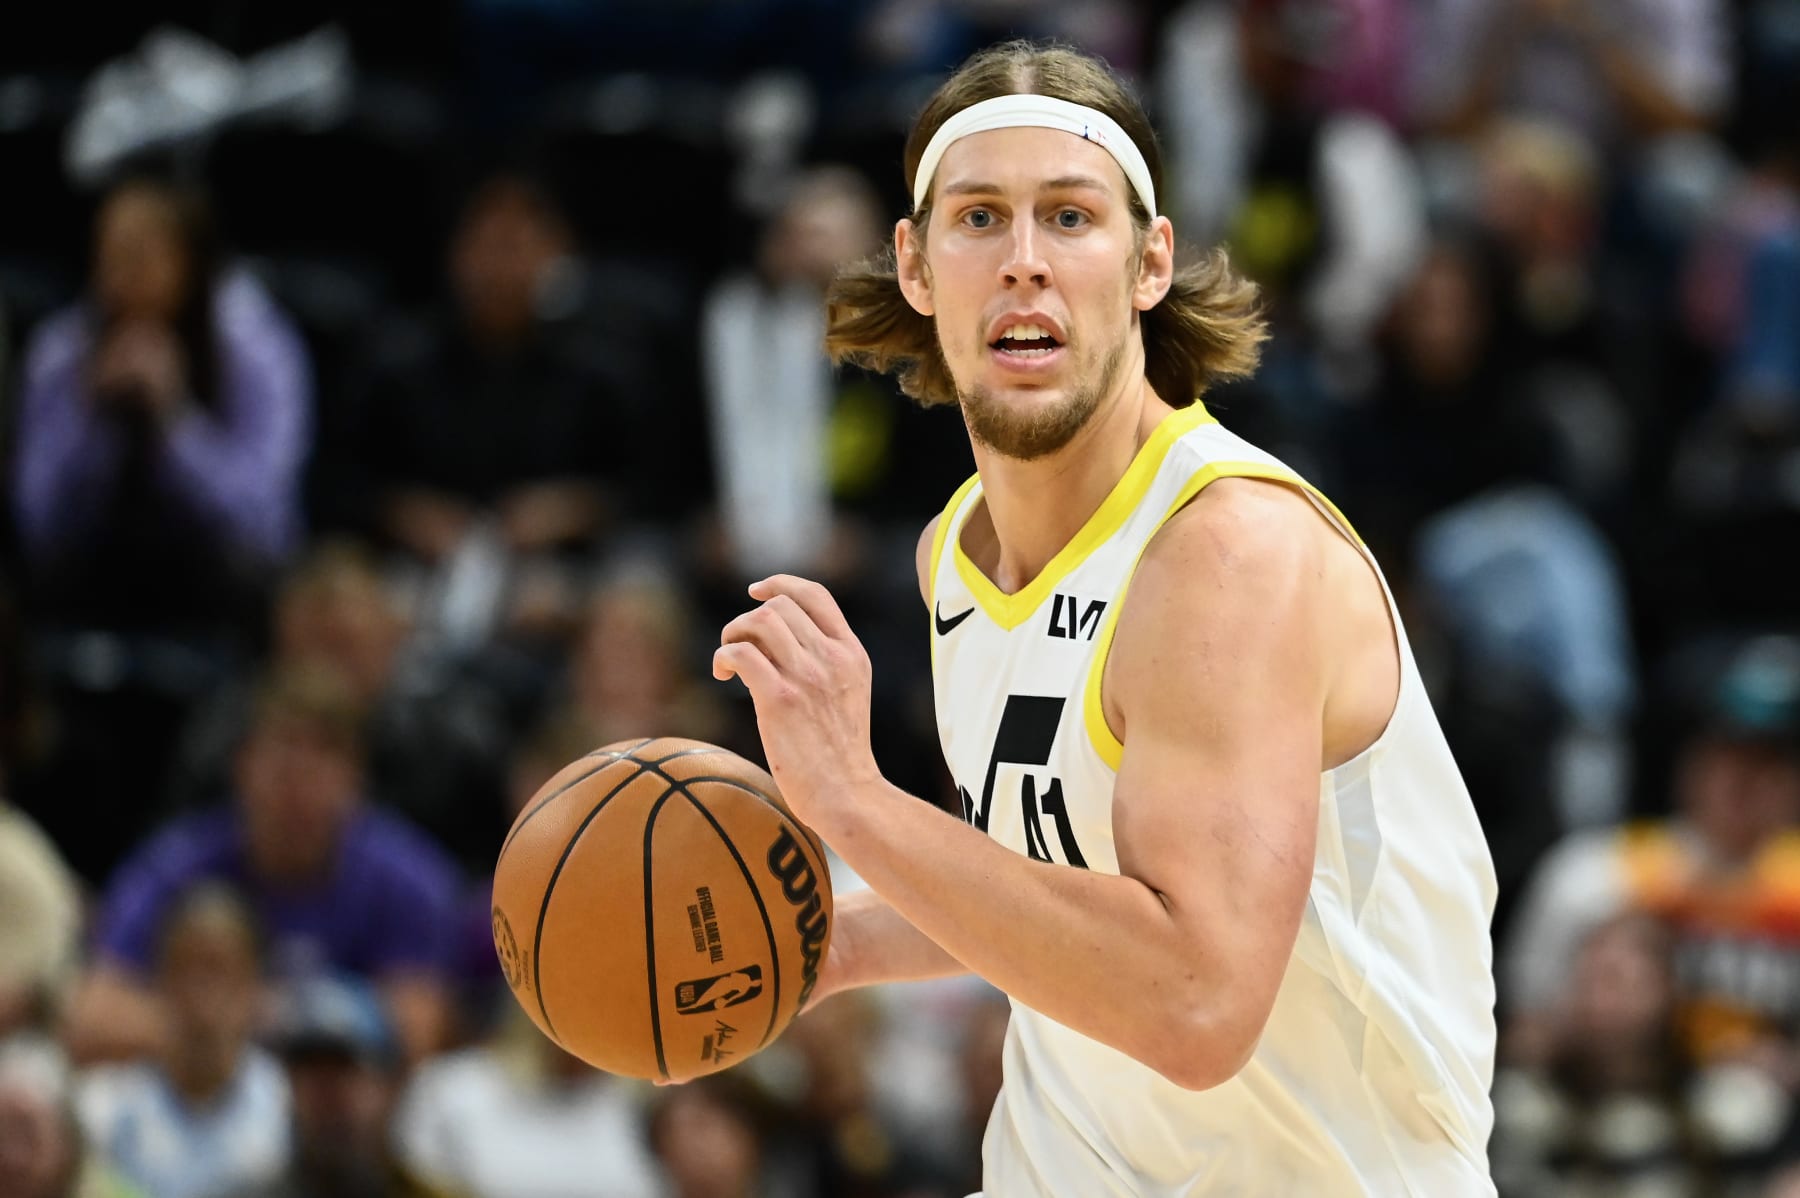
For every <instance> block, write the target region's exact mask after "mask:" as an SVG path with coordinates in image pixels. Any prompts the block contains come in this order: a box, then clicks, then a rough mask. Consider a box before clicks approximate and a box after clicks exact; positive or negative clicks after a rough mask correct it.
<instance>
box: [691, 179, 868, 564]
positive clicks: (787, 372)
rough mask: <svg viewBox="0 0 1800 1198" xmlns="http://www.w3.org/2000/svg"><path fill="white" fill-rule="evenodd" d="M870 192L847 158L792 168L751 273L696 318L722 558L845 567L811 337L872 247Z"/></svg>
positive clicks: (833, 394)
mask: <svg viewBox="0 0 1800 1198" xmlns="http://www.w3.org/2000/svg"><path fill="white" fill-rule="evenodd" d="M881 232H882V230H881V224H880V216H879V210H878V209H877V207H876V201H875V194H874V191H873V189H872V188H871V187H870V186H869V185H868V183H867V181H865V180H864V179H863V178H862V177H861V176H860V175H858V174H856V173H855V172H854V171H852V170H849V169H847V168H843V167H823V168H817V169H815V170H813V171H811V172H810V173H808V174H807V175H805V176H804V177H803V178H801V179H800V180H798V181H797V182H796V183H795V184H794V186H793V190H792V192H791V193H790V195H789V196H788V198H787V201H786V202H785V203H784V204H783V205H782V207H781V210H780V211H779V212H778V213H777V214H776V216H775V218H774V220H773V221H772V222H771V223H770V224H769V227H768V228H767V229H766V230H765V231H764V233H763V236H762V239H761V242H760V243H759V246H758V256H757V262H756V270H755V272H754V273H748V274H741V275H736V276H732V277H730V278H727V279H725V280H724V281H723V282H721V283H719V284H718V285H717V286H716V287H715V288H714V289H713V292H712V294H711V295H710V296H709V297H708V298H707V303H706V312H705V315H704V318H703V321H702V324H701V346H700V348H701V352H702V353H703V355H704V359H705V375H706V400H707V412H708V417H709V421H710V427H711V433H712V454H713V460H714V466H715V469H716V470H717V473H718V478H719V517H720V519H721V521H722V523H723V525H724V534H725V555H726V557H727V559H728V562H729V566H728V570H729V572H730V573H732V574H733V575H735V576H737V577H742V578H761V577H763V576H765V575H768V574H772V573H775V572H777V571H781V570H789V571H799V572H802V573H805V572H811V573H814V574H824V575H826V576H828V577H830V576H835V575H838V574H841V573H844V572H845V569H846V563H845V561H844V560H843V559H844V558H845V556H846V555H847V554H850V553H852V552H853V550H852V549H851V547H850V546H849V544H847V542H848V541H849V540H850V538H851V536H852V533H851V530H850V529H849V528H848V527H847V526H844V525H842V524H841V523H840V522H839V521H838V520H836V519H835V518H834V512H833V510H832V501H831V484H832V478H831V469H832V461H831V449H832V445H831V433H832V420H833V417H834V413H835V409H836V408H837V405H838V402H839V396H838V393H837V387H838V383H837V380H836V378H835V377H834V375H833V372H832V368H831V365H830V363H828V362H827V361H826V360H825V358H824V356H823V355H822V354H821V352H820V349H819V347H820V346H821V345H822V344H823V343H824V338H825V308H824V302H823V301H824V295H825V288H826V285H827V284H829V283H830V281H831V278H832V276H833V275H834V274H835V273H836V272H837V270H838V268H839V267H840V266H842V265H844V264H845V263H848V262H852V261H855V260H856V259H858V258H862V257H866V256H867V255H869V254H871V253H873V252H874V251H875V250H876V248H877V247H878V246H879V245H880V241H881Z"/></svg>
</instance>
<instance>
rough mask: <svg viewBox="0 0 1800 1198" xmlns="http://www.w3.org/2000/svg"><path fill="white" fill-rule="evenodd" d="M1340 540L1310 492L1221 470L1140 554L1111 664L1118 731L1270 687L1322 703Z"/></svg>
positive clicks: (1234, 706)
mask: <svg viewBox="0 0 1800 1198" xmlns="http://www.w3.org/2000/svg"><path fill="white" fill-rule="evenodd" d="M1333 538H1336V539H1337V540H1338V541H1339V542H1340V543H1343V544H1345V546H1346V548H1348V544H1347V542H1343V539H1342V538H1341V537H1339V536H1338V534H1337V533H1336V532H1334V531H1333V530H1332V529H1331V527H1330V525H1329V524H1327V523H1326V522H1325V520H1324V519H1322V518H1321V516H1320V515H1319V513H1318V510H1317V509H1316V508H1314V507H1313V505H1312V502H1311V500H1309V499H1307V498H1306V497H1305V496H1304V495H1302V494H1300V493H1299V492H1298V491H1296V490H1294V489H1293V488H1292V487H1289V486H1287V485H1285V484H1282V483H1274V482H1266V481H1262V480H1258V479H1241V478H1227V479H1220V480H1219V481H1217V482H1215V483H1213V484H1211V485H1209V486H1208V487H1206V488H1205V489H1204V490H1203V491H1201V492H1200V494H1199V495H1198V496H1196V497H1195V498H1194V500H1193V502H1192V503H1190V504H1188V505H1187V506H1186V507H1185V508H1183V509H1182V510H1181V511H1179V512H1177V513H1176V514H1175V515H1173V516H1171V517H1170V518H1169V519H1168V521H1166V522H1165V523H1164V525H1163V527H1162V528H1161V529H1160V530H1158V532H1157V534H1156V535H1155V536H1154V537H1153V538H1152V539H1151V541H1150V544H1149V545H1148V546H1147V547H1146V548H1145V550H1144V555H1143V557H1142V559H1140V561H1139V562H1138V567H1137V571H1136V573H1135V574H1133V576H1132V580H1131V586H1130V587H1129V589H1128V590H1127V591H1126V594H1125V599H1124V607H1123V610H1122V611H1121V612H1120V613H1119V618H1118V622H1117V625H1116V629H1115V634H1114V640H1113V644H1112V649H1111V652H1110V654H1109V656H1108V660H1107V664H1106V673H1105V677H1104V681H1103V684H1102V701H1103V704H1104V706H1105V709H1106V715H1107V719H1108V722H1109V723H1111V724H1112V726H1113V727H1114V729H1115V730H1116V731H1117V732H1118V733H1119V734H1121V737H1122V738H1123V734H1124V732H1125V729H1126V728H1127V726H1129V725H1130V724H1132V723H1133V722H1134V721H1142V720H1144V719H1145V718H1147V717H1149V716H1151V715H1152V713H1153V712H1157V711H1174V712H1179V713H1183V714H1182V717H1181V718H1184V719H1185V718H1189V717H1192V716H1194V715H1196V714H1198V713H1199V712H1200V711H1201V710H1202V709H1214V705H1222V706H1218V707H1217V708H1216V710H1217V711H1219V712H1220V714H1221V715H1223V714H1225V713H1226V712H1228V711H1231V710H1235V711H1237V712H1239V713H1246V712H1248V711H1250V710H1251V709H1252V707H1253V706H1254V705H1255V704H1254V703H1253V701H1252V700H1253V696H1255V695H1257V694H1262V693H1270V692H1274V691H1279V692H1281V693H1282V694H1283V695H1284V696H1286V699H1287V700H1291V701H1292V702H1295V703H1297V704H1299V705H1300V706H1302V707H1311V709H1312V710H1314V711H1315V712H1316V711H1317V710H1318V709H1319V707H1320V706H1321V705H1322V703H1323V699H1324V693H1325V690H1326V686H1327V674H1328V673H1329V669H1328V667H1327V666H1326V658H1327V656H1328V654H1327V652H1326V650H1327V646H1326V644H1325V643H1324V640H1323V637H1324V633H1323V632H1322V629H1323V627H1324V626H1325V625H1326V623H1327V621H1326V620H1325V619H1324V618H1323V617H1324V615H1325V614H1326V613H1325V608H1324V603H1325V597H1326V595H1327V593H1328V587H1327V581H1326V576H1327V574H1328V573H1329V571H1330V569H1331V563H1332V555H1333V552H1334V551H1333V550H1332V548H1331V540H1332V539H1333ZM1352 552H1354V550H1352Z"/></svg>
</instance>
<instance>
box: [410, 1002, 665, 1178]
mask: <svg viewBox="0 0 1800 1198" xmlns="http://www.w3.org/2000/svg"><path fill="white" fill-rule="evenodd" d="M647 1096H648V1095H647V1087H644V1086H643V1085H642V1083H636V1082H631V1081H628V1080H625V1079H623V1078H617V1077H612V1076H610V1075H608V1074H605V1073H601V1072H600V1071H598V1070H596V1069H593V1068H591V1067H589V1066H588V1065H586V1064H583V1063H582V1062H581V1061H580V1060H579V1059H577V1058H575V1057H572V1056H570V1055H569V1054H568V1053H566V1052H564V1051H563V1050H562V1049H560V1048H558V1047H557V1046H556V1045H555V1044H553V1043H551V1041H550V1040H549V1039H547V1038H546V1037H545V1036H544V1035H543V1033H541V1032H539V1031H538V1030H537V1028H536V1027H534V1026H533V1025H532V1024H531V1022H530V1021H529V1020H528V1019H527V1018H526V1017H525V1015H524V1014H523V1013H522V1012H521V1011H520V1010H519V1009H518V1007H517V1006H516V1005H513V1004H508V1009H507V1013H506V1017H505V1019H504V1020H503V1022H502V1025H501V1028H500V1030H499V1033H498V1034H497V1035H496V1036H495V1037H494V1038H493V1040H492V1041H490V1042H489V1043H486V1044H483V1045H481V1046H479V1047H476V1048H470V1049H466V1050H464V1051H462V1052H459V1053H455V1054H453V1055H451V1056H446V1057H440V1058H438V1059H436V1060H434V1061H431V1062H428V1063H427V1064H425V1065H424V1066H423V1067H422V1068H421V1069H420V1070H419V1072H418V1073H417V1074H416V1075H415V1076H414V1078H413V1080H412V1082H411V1084H410V1085H409V1087H408V1088H407V1091H406V1095H405V1097H404V1100H403V1101H402V1103H401V1106H400V1111H399V1114H398V1115H397V1116H396V1133H395V1140H396V1144H397V1151H398V1152H399V1154H400V1157H401V1159H402V1160H404V1161H405V1162H406V1164H407V1165H408V1166H409V1167H410V1168H411V1169H412V1170H413V1172H414V1173H416V1174H417V1175H418V1176H419V1177H422V1178H426V1179H429V1180H431V1181H433V1182H438V1183H441V1184H443V1185H444V1186H446V1187H448V1188H453V1189H456V1190H459V1191H462V1192H465V1193H467V1194H470V1195H472V1198H513V1196H514V1195H523V1194H529V1195H531V1198H660V1196H661V1195H662V1194H663V1192H664V1190H663V1186H662V1183H661V1180H660V1178H661V1171H660V1169H659V1168H658V1167H657V1166H656V1164H655V1163H654V1161H653V1160H652V1159H651V1157H650V1151H649V1143H648V1137H647V1129H648V1123H647V1116H646V1099H647Z"/></svg>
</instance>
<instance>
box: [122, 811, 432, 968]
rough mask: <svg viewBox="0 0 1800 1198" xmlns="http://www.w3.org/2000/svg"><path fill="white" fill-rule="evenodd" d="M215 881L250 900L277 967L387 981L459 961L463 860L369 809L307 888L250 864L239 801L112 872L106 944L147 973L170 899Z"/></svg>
mask: <svg viewBox="0 0 1800 1198" xmlns="http://www.w3.org/2000/svg"><path fill="white" fill-rule="evenodd" d="M210 880H217V881H222V882H226V883H229V884H231V885H233V886H236V887H237V888H238V889H239V890H240V891H242V893H243V894H244V896H245V898H246V899H247V900H248V901H249V903H250V906H251V909H252V910H253V911H255V912H256V915H257V918H258V919H259V920H260V922H261V924H262V932H263V935H264V937H265V939H266V943H267V945H268V950H269V965H270V968H271V970H272V971H273V972H274V973H275V974H276V975H277V976H286V977H294V976H303V975H305V974H308V973H314V972H318V971H320V970H333V971H339V972H347V973H352V974H357V975H360V976H362V977H367V978H378V977H381V976H382V975H384V974H389V973H393V972H397V971H419V970H424V971H428V972H431V973H437V974H445V973H447V972H448V970H449V968H450V966H451V956H452V953H453V952H454V940H455V937H456V923H457V917H458V913H459V911H458V909H459V906H460V900H461V897H462V894H461V890H460V887H459V885H458V878H457V873H456V869H455V867H454V866H453V865H452V864H451V862H450V859H449V858H448V857H447V856H446V855H445V854H444V853H443V852H442V850H440V849H439V848H438V847H437V846H436V845H434V844H432V843H431V841H430V840H428V839H426V837H425V835H424V833H422V832H420V831H418V830H417V829H416V828H414V827H412V826H411V825H410V824H408V823H406V822H405V821H404V820H401V819H400V818H398V817H396V816H393V815H389V814H387V813H386V812H383V811H378V810H374V809H371V808H364V809H362V810H361V811H359V812H358V813H357V814H355V815H354V816H352V817H351V819H350V822H349V824H348V826H347V827H346V828H345V829H344V835H343V840H342V842H341V844H340V845H339V850H338V860H337V865H336V867H335V868H334V869H333V871H332V872H331V875H330V876H329V877H327V878H325V879H323V880H321V881H320V882H318V883H317V884H316V885H313V886H310V887H307V888H304V889H298V890H296V889H292V888H287V887H282V888H276V887H271V886H269V885H267V884H265V883H263V882H262V881H260V880H259V879H258V878H257V877H256V876H255V875H254V874H253V873H252V871H251V867H250V863H249V861H248V859H247V855H246V850H245V845H244V837H243V831H242V821H241V820H240V818H239V815H238V812H237V810H236V809H235V808H226V809H222V810H218V811H206V812H202V813H200V814H197V815H191V816H186V817H184V818H182V819H179V820H177V821H175V822H174V823H173V824H171V825H170V826H169V827H167V828H165V829H164V830H163V831H162V832H160V833H158V834H157V835H156V836H154V837H153V838H151V840H150V841H149V842H148V843H147V844H145V845H144V846H143V847H142V848H140V849H139V850H138V851H137V852H136V853H135V854H133V855H132V857H131V858H130V859H129V860H127V861H126V862H125V864H124V865H123V866H121V867H120V869H119V872H118V874H117V875H116V876H115V877H114V879H113V881H112V885H111V886H110V887H109V888H108V889H107V893H106V898H105V901H104V903H103V905H102V910H101V912H100V919H99V935H98V938H99V946H100V949H101V950H102V951H103V952H105V953H106V954H107V955H108V956H110V957H112V958H113V959H114V960H116V961H118V962H120V963H122V964H125V965H127V966H131V967H134V968H136V969H138V970H141V971H148V970H149V969H150V968H151V967H152V966H153V964H154V960H155V956H156V949H157V939H158V935H159V932H160V929H161V925H162V922H163V919H164V917H165V915H166V913H167V912H168V910H169V908H170V905H171V904H172V903H173V902H174V900H175V899H177V898H178V897H179V896H180V895H181V894H182V892H183V891H184V890H186V889H187V888H188V887H189V886H192V885H193V884H194V883H196V882H201V881H210Z"/></svg>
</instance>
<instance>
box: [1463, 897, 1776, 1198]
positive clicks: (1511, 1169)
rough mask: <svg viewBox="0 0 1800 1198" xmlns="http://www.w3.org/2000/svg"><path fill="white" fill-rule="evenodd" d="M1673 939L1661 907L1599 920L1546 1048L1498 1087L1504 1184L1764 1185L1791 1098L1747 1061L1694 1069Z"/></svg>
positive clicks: (1660, 1189)
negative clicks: (1660, 919)
mask: <svg viewBox="0 0 1800 1198" xmlns="http://www.w3.org/2000/svg"><path fill="white" fill-rule="evenodd" d="M1672 968H1673V962H1672V960H1671V956H1670V946H1669V942H1668V938H1667V936H1666V935H1665V934H1664V932H1663V929H1662V928H1661V927H1660V926H1659V925H1658V924H1657V923H1656V922H1655V921H1654V920H1653V919H1651V918H1650V917H1647V916H1643V915H1625V916H1621V917H1618V918H1615V919H1612V920H1610V921H1608V922H1605V923H1602V924H1601V925H1599V926H1598V927H1595V928H1593V929H1591V930H1590V931H1589V932H1588V934H1587V936H1586V938H1585V940H1584V941H1583V943H1582V945H1581V948H1580V950H1579V953H1578V955H1577V957H1576V960H1575V962H1574V969H1573V971H1572V973H1571V974H1570V976H1569V978H1568V980H1567V982H1566V984H1565V994H1564V997H1563V1000H1562V1001H1561V1002H1560V1003H1559V1005H1558V1007H1557V1014H1556V1019H1555V1023H1554V1026H1553V1028H1552V1030H1551V1042H1550V1044H1549V1046H1548V1055H1547V1059H1546V1060H1545V1061H1544V1062H1543V1064H1542V1065H1540V1066H1535V1067H1533V1066H1525V1067H1513V1068H1503V1069H1502V1070H1501V1071H1500V1074H1499V1075H1498V1076H1497V1077H1496V1079H1495V1087H1494V1097H1495V1103H1494V1115H1495V1128H1494V1154H1493V1162H1494V1178H1495V1181H1496V1183H1497V1184H1498V1185H1499V1186H1500V1190H1501V1192H1502V1193H1503V1194H1517V1195H1531V1196H1532V1198H1574V1196H1576V1195H1580V1196H1581V1198H1614V1196H1617V1198H1634V1196H1638V1195H1659V1194H1670V1195H1675V1194H1752V1193H1758V1192H1760V1186H1758V1185H1757V1184H1756V1183H1757V1180H1758V1179H1759V1177H1760V1175H1761V1169H1760V1168H1759V1166H1761V1165H1764V1164H1766V1160H1767V1153H1768V1150H1769V1149H1770V1148H1771V1147H1772V1146H1773V1145H1774V1143H1775V1141H1776V1139H1777V1137H1778V1136H1779V1135H1780V1133H1781V1131H1782V1128H1783V1126H1784V1124H1785V1122H1786V1119H1787V1110H1788V1107H1789V1105H1790V1104H1789V1100H1788V1097H1787V1095H1786V1094H1785V1093H1783V1092H1782V1090H1781V1089H1780V1087H1779V1086H1778V1085H1776V1083H1775V1082H1774V1081H1772V1080H1771V1079H1769V1078H1768V1077H1766V1076H1764V1075H1762V1074H1760V1073H1758V1072H1756V1071H1754V1070H1750V1069H1746V1068H1743V1067H1741V1066H1713V1067H1711V1068H1696V1067H1695V1065H1694V1063H1693V1061H1692V1059H1691V1057H1690V1056H1689V1054H1688V1052H1687V1050H1686V1048H1685V1047H1684V1045H1683V1042H1682V1040H1681V1037H1680V1036H1679V1034H1678V1032H1677V1028H1676V1010H1677V1002H1676V996H1675V987H1674V978H1673V976H1672Z"/></svg>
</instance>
